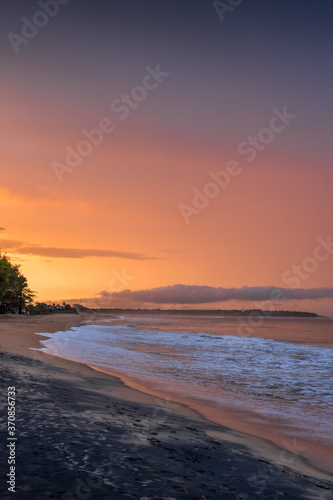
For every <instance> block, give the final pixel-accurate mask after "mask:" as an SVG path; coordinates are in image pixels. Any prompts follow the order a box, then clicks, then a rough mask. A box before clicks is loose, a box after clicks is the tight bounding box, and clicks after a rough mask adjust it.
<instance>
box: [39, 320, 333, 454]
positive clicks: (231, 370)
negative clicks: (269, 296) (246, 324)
mask: <svg viewBox="0 0 333 500" xmlns="http://www.w3.org/2000/svg"><path fill="white" fill-rule="evenodd" d="M43 335H44V334H43ZM41 344H42V346H43V347H42V350H43V351H44V352H47V353H49V354H54V355H58V356H62V357H66V358H68V359H71V360H75V361H79V362H82V363H85V364H89V365H94V366H96V367H100V368H102V369H106V370H111V371H116V372H118V373H120V374H122V373H123V374H124V375H129V376H131V377H132V378H135V379H136V380H138V381H139V382H140V381H141V382H142V381H144V380H146V379H147V378H149V379H150V380H154V385H155V388H156V389H158V388H161V389H163V388H165V387H166V386H169V387H172V391H173V393H174V394H178V395H183V396H184V397H187V396H188V395H193V394H195V397H196V398H197V399H201V400H204V401H207V402H209V403H210V404H213V405H216V406H221V407H225V406H228V407H230V408H234V409H239V410H241V409H244V410H247V411H248V410H251V411H253V412H255V413H256V414H257V415H258V418H259V420H260V418H264V417H271V418H277V419H279V421H281V422H288V425H292V423H293V422H296V421H297V427H298V428H302V431H303V433H304V435H306V434H308V433H313V429H316V439H318V440H320V441H323V442H325V443H326V444H329V443H331V444H332V445H333V435H332V420H333V417H332V415H333V349H331V348H323V347H314V346H310V345H305V344H294V343H291V342H280V341H276V340H269V339H263V338H256V337H238V336H232V335H222V336H221V335H214V334H212V333H205V332H201V333H200V332H199V333H192V332H189V331H188V332H179V331H178V332H177V331H171V330H170V331H160V330H157V329H156V330H151V329H149V330H145V329H143V328H140V327H138V326H133V325H131V326H112V325H105V326H104V325H103V326H96V325H90V324H89V325H85V326H81V327H77V328H72V329H71V330H69V331H66V332H57V333H54V334H52V335H50V338H49V339H48V340H43V341H41ZM171 396H172V395H171Z"/></svg>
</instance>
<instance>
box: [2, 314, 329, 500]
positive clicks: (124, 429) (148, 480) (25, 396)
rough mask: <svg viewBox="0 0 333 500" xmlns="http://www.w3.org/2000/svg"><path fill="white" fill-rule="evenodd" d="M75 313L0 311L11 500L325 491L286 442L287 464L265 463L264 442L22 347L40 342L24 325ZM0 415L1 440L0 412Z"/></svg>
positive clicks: (72, 321)
mask: <svg viewBox="0 0 333 500" xmlns="http://www.w3.org/2000/svg"><path fill="white" fill-rule="evenodd" d="M80 321H81V318H80V316H78V315H53V316H45V317H31V318H29V317H22V318H18V317H8V318H0V359H1V393H2V394H4V395H5V396H6V394H7V387H9V386H15V388H16V411H17V415H16V425H17V438H18V440H17V449H16V451H17V464H16V493H15V494H16V498H18V499H21V498H22V499H36V500H39V499H45V498H59V499H66V498H82V499H83V498H85V499H88V498H91V499H105V500H106V499H122V498H136V499H141V500H147V499H156V500H157V499H158V500H163V499H165V500H167V499H169V500H171V499H177V500H178V499H183V498H184V499H219V500H220V499H221V498H230V499H237V500H241V499H248V498H270V499H271V498H281V497H283V498H285V499H295V498H318V499H319V498H321V499H323V500H326V499H327V500H329V499H332V498H333V492H332V482H331V481H328V480H326V479H324V476H322V478H319V477H318V474H316V471H314V470H313V476H312V475H305V474H302V473H300V472H298V471H296V470H294V469H293V468H292V467H293V466H294V464H296V461H297V450H295V449H294V450H291V451H290V455H289V462H288V464H287V465H281V464H277V463H274V461H273V460H271V459H270V458H268V459H267V457H266V456H265V452H266V451H267V449H266V444H265V443H264V441H260V443H263V444H261V445H260V444H259V441H258V440H256V439H255V438H251V436H246V435H244V434H242V433H237V432H233V431H230V429H228V427H227V426H221V425H217V424H214V423H213V422H209V421H207V420H205V419H203V418H201V417H200V416H199V415H198V413H196V412H195V411H194V410H191V409H190V408H187V407H186V406H184V405H182V404H178V403H173V402H171V401H169V400H167V399H166V400H163V399H161V398H157V397H154V396H153V395H148V394H144V393H142V392H140V391H138V390H135V389H131V388H128V387H126V386H125V385H124V384H123V383H122V382H121V381H120V380H119V379H118V378H115V377H111V376H109V375H106V374H104V373H99V372H97V371H95V370H92V369H91V368H89V367H87V366H85V365H81V364H79V363H74V362H70V361H67V360H64V359H61V358H57V357H54V356H49V355H46V354H44V353H41V352H39V351H33V350H30V349H29V347H35V348H39V347H40V344H39V340H41V339H42V337H40V336H37V335H34V332H44V333H45V332H49V333H52V332H55V331H59V330H65V329H68V328H70V327H71V326H76V325H78V324H80ZM5 410H6V407H5ZM0 423H1V441H2V443H5V442H6V439H7V436H8V435H7V420H6V414H5V413H4V412H2V414H1V420H0ZM260 446H262V450H260ZM5 448H6V446H3V450H5ZM7 458H8V453H7V452H6V451H3V452H2V453H1V455H0V461H1V472H2V478H1V484H0V496H1V498H2V499H5V500H6V499H7V498H8V499H9V498H12V493H10V492H8V490H7V486H8V485H6V480H7V479H6V474H7V473H8V467H9V466H8V464H7ZM288 465H289V466H290V467H288ZM309 473H311V471H310V469H309ZM309 473H308V474H309ZM316 475H317V477H314V476H316ZM319 475H320V474H319Z"/></svg>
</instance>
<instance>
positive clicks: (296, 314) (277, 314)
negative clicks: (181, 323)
mask: <svg viewBox="0 0 333 500" xmlns="http://www.w3.org/2000/svg"><path fill="white" fill-rule="evenodd" d="M82 312H89V313H94V312H96V313H103V314H105V313H107V314H119V313H132V312H134V313H136V314H150V313H152V314H188V315H200V316H203V315H211V314H215V315H218V316H240V317H246V316H264V317H267V318H268V317H272V318H324V317H325V316H321V315H320V314H316V313H312V312H306V311H266V310H262V309H244V310H243V309H160V308H157V309H143V308H139V309H131V308H108V309H104V308H100V309H94V308H88V307H87V308H84V309H83V310H82Z"/></svg>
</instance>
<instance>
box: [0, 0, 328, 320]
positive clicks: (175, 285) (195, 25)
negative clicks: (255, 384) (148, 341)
mask: <svg viewBox="0 0 333 500" xmlns="http://www.w3.org/2000/svg"><path fill="white" fill-rule="evenodd" d="M1 11H2V15H1V16H0V34H1V37H2V43H1V44H0V57H1V69H2V71H1V80H0V85H1V93H0V111H1V118H2V120H1V124H0V141H1V148H0V214H1V217H0V226H1V227H3V228H5V231H1V233H0V248H1V250H2V251H3V252H6V253H7V255H8V256H9V257H10V258H11V259H12V260H13V261H14V262H15V263H17V264H20V265H21V266H22V272H23V273H24V274H25V275H26V277H27V279H28V282H29V284H30V287H31V288H32V289H33V290H35V291H36V292H37V293H38V296H37V300H38V301H52V302H53V301H55V302H58V301H63V300H67V301H69V300H74V301H76V302H82V303H85V304H90V305H94V306H97V307H98V306H100V307H119V306H122V307H167V308H173V307H175V308H178V307H179V308H194V307H199V308H209V309H212V308H226V309H231V308H235V307H245V308H257V307H263V306H265V308H268V309H269V308H272V309H273V308H275V309H289V310H290V309H292V310H300V311H302V310H307V311H313V312H317V313H319V314H326V315H331V316H333V300H332V297H333V293H332V286H333V284H332V283H333V266H332V263H333V256H332V254H333V246H332V239H331V235H332V196H331V193H332V180H333V173H332V153H331V152H332V138H331V135H332V121H333V118H332V117H333V113H332V111H333V109H332V108H333V99H332V88H333V67H332V63H331V53H332V42H333V32H332V29H331V25H332V14H333V5H332V3H331V2H330V1H328V0H322V1H321V2H320V4H318V5H317V4H316V3H315V2H313V1H310V0H302V1H300V0H299V1H297V0H295V1H293V2H290V1H289V0H279V1H277V0H251V1H249V0H243V1H242V0H229V2H228V1H226V2H222V1H219V2H217V1H215V2H211V1H205V0H201V1H200V0H191V1H190V0H183V1H181V2H179V0H178V1H176V0H160V1H159V2H156V1H152V0H143V1H142V2H137V1H134V0H127V1H126V2H124V1H120V0H116V1H107V0H94V1H92V0H90V1H89V0H61V1H60V0H48V1H47V0H40V1H39V2H35V1H32V0H16V1H15V2H12V0H3V1H2V4H1ZM305 291H306V292H305ZM277 297H279V299H277Z"/></svg>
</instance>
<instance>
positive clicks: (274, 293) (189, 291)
mask: <svg viewBox="0 0 333 500" xmlns="http://www.w3.org/2000/svg"><path fill="white" fill-rule="evenodd" d="M98 295H99V297H100V299H102V300H103V301H107V300H108V299H110V301H111V300H117V302H118V301H119V300H120V301H121V302H125V303H126V302H129V301H132V302H140V303H145V304H147V303H148V304H178V305H194V304H210V303H211V304H213V303H217V302H227V301H231V300H238V301H254V302H262V301H272V302H275V303H279V302H280V303H281V302H284V301H286V300H316V299H323V298H333V288H308V289H300V288H281V287H275V286H254V287H248V286H243V287H241V288H223V287H212V286H199V285H182V284H176V285H171V286H163V287H158V288H151V289H148V290H137V291H131V290H122V291H121V292H110V291H107V290H102V291H101V292H100V293H99V294H98ZM95 300H96V299H95ZM97 300H98V299H97Z"/></svg>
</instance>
